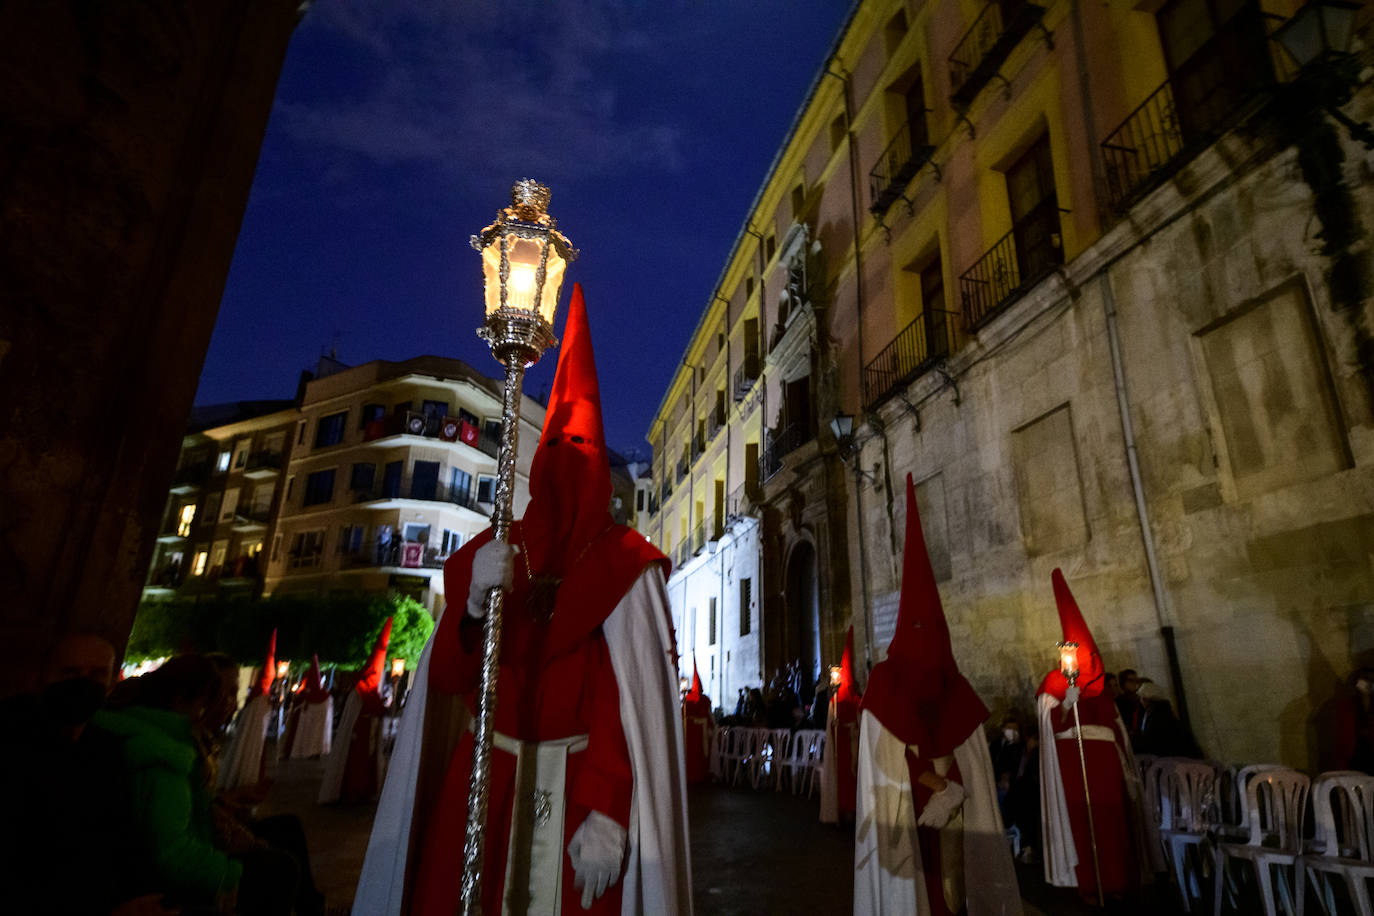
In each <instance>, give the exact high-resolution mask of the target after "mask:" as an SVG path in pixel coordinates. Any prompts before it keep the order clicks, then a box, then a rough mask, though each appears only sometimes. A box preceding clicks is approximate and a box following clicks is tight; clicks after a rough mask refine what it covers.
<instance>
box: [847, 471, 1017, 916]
mask: <svg viewBox="0 0 1374 916" xmlns="http://www.w3.org/2000/svg"><path fill="white" fill-rule="evenodd" d="M860 709H861V712H860V715H859V753H858V758H859V763H858V771H859V772H858V798H857V811H856V821H855V834H854V913H855V916H869V914H873V916H877V914H887V913H903V914H918V916H955V914H965V916H1019V914H1020V913H1021V895H1020V892H1019V889H1018V887H1017V883H1016V871H1015V868H1014V867H1013V865H1012V860H1011V850H1010V849H1009V848H1008V846H1007V842H1006V833H1005V831H1004V829H1003V826H1002V815H1001V813H1000V812H999V811H998V809H997V788H996V783H995V781H994V778H993V773H992V762H991V760H990V759H989V756H988V744H987V739H986V738H985V737H984V734H983V723H984V721H986V720H987V717H988V710H987V707H986V706H984V705H983V701H982V700H981V699H979V697H978V694H977V693H975V692H974V690H973V686H972V685H971V684H970V683H969V682H968V680H967V679H966V678H965V677H964V676H963V674H961V673H960V671H959V666H958V663H957V662H956V661H955V658H954V648H953V645H952V644H951V640H950V632H949V624H948V623H947V622H946V621H945V612H944V608H943V606H942V605H941V603H940V592H939V589H938V588H937V587H936V585H935V573H934V571H933V570H932V568H931V565H930V555H929V554H928V553H927V551H926V544H925V535H924V534H923V533H922V530H921V518H920V514H919V512H918V511H917V508H916V488H915V485H914V484H913V483H912V479H911V475H909V474H908V475H907V479H906V545H905V548H904V557H903V564H902V594H901V599H900V601H899V602H898V605H897V624H896V627H895V630H894V632H893V635H892V642H891V643H890V644H889V645H888V649H887V657H886V658H885V659H884V660H883V661H881V662H879V663H878V664H877V665H875V666H874V668H873V671H872V673H870V674H869V676H868V685H867V687H866V688H865V690H864V694H863V700H862V701H861V703H860Z"/></svg>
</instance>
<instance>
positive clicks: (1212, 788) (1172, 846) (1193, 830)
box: [1156, 758, 1217, 913]
mask: <svg viewBox="0 0 1374 916" xmlns="http://www.w3.org/2000/svg"><path fill="white" fill-rule="evenodd" d="M1168 759H1169V760H1170V766H1169V768H1168V769H1167V770H1166V771H1164V772H1163V773H1162V778H1161V780H1160V785H1159V791H1160V800H1161V808H1162V810H1164V811H1166V812H1167V815H1168V823H1167V824H1166V823H1163V822H1161V824H1160V828H1159V836H1160V840H1161V841H1162V843H1163V845H1164V850H1165V852H1166V856H1167V858H1168V861H1169V864H1170V867H1171V869H1172V872H1173V878H1174V881H1175V882H1177V884H1178V893H1179V897H1180V899H1181V900H1182V901H1183V912H1185V913H1190V912H1192V898H1193V896H1194V894H1193V890H1194V889H1196V890H1197V891H1198V893H1197V894H1196V896H1197V897H1199V898H1201V896H1202V893H1201V884H1202V868H1201V866H1200V863H1199V865H1197V866H1194V868H1193V869H1191V871H1192V874H1190V873H1189V872H1190V869H1189V856H1188V847H1190V846H1192V847H1195V848H1196V849H1197V851H1198V855H1199V856H1201V854H1202V845H1203V844H1204V843H1206V842H1208V840H1209V837H1208V834H1207V818H1206V816H1205V815H1206V807H1207V805H1209V804H1211V802H1212V800H1213V798H1214V797H1215V793H1216V784H1217V772H1216V770H1215V769H1213V767H1212V765H1211V764H1209V763H1203V762H1201V761H1198V760H1187V759H1182V758H1168ZM1156 766H1158V764H1157V765H1156Z"/></svg>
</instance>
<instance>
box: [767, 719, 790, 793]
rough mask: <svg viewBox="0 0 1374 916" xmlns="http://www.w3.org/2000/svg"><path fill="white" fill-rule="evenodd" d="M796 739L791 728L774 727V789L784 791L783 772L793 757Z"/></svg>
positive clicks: (772, 765) (772, 760) (771, 762)
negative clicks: (793, 745) (793, 746)
mask: <svg viewBox="0 0 1374 916" xmlns="http://www.w3.org/2000/svg"><path fill="white" fill-rule="evenodd" d="M795 740H796V738H795V737H794V735H793V733H792V730H791V729H790V728H775V729H773V756H772V759H771V760H770V765H771V767H772V772H771V773H770V774H769V775H770V776H772V777H773V791H774V792H781V791H782V774H783V771H784V770H786V769H787V767H788V764H789V762H790V761H791V758H792V744H793V742H794V741H795Z"/></svg>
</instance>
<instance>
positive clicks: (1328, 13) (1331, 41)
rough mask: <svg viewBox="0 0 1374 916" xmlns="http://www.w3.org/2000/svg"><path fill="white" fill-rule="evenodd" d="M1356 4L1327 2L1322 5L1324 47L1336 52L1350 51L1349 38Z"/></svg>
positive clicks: (1353, 24)
mask: <svg viewBox="0 0 1374 916" xmlns="http://www.w3.org/2000/svg"><path fill="white" fill-rule="evenodd" d="M1358 10H1359V6H1358V5H1357V4H1354V3H1351V4H1345V3H1328V4H1325V5H1324V6H1323V7H1322V19H1323V23H1322V25H1323V26H1324V29H1325V31H1326V49H1327V50H1328V51H1335V52H1336V53H1338V54H1348V53H1350V38H1351V34H1352V33H1353V30H1354V26H1355V13H1356V12H1357V11H1358Z"/></svg>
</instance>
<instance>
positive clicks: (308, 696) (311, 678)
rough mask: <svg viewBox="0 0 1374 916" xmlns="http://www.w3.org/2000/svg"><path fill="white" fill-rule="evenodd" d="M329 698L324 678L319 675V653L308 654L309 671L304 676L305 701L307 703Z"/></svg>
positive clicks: (319, 701) (321, 701)
mask: <svg viewBox="0 0 1374 916" xmlns="http://www.w3.org/2000/svg"><path fill="white" fill-rule="evenodd" d="M327 699H329V691H328V690H326V689H325V686H324V678H322V677H321V676H320V657H319V655H312V656H310V671H309V673H307V674H306V676H305V701H306V702H307V703H323V702H324V701H325V700H327Z"/></svg>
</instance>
